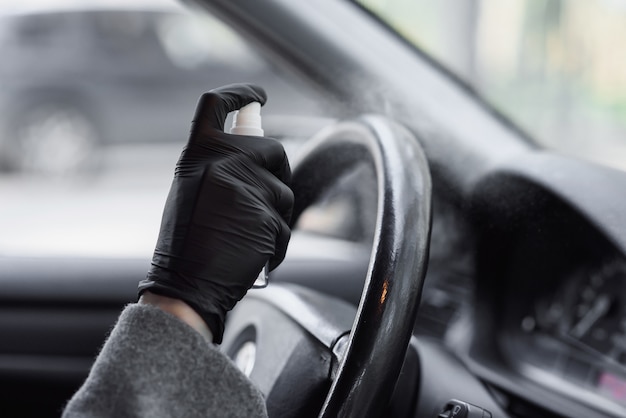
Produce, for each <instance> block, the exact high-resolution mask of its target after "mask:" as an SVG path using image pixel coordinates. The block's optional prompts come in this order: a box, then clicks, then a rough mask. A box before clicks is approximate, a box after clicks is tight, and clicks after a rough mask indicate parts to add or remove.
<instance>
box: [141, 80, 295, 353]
mask: <svg viewBox="0 0 626 418" xmlns="http://www.w3.org/2000/svg"><path fill="white" fill-rule="evenodd" d="M254 101H258V102H260V103H261V104H264V103H265V101H266V95H265V92H264V91H263V89H261V88H260V87H257V86H254V85H247V84H232V85H229V86H224V87H221V88H218V89H215V90H211V91H210V92H208V93H205V94H203V95H202V97H201V98H200V100H199V102H198V105H197V108H196V114H195V117H194V120H193V123H192V127H191V133H190V136H189V142H188V143H187V146H186V147H185V148H184V150H183V152H182V154H181V156H180V159H179V160H178V163H177V165H176V171H175V174H174V180H173V183H172V187H171V189H170V193H169V196H168V198H167V202H166V204H165V209H164V210H163V219H162V221H161V230H160V233H159V238H158V241H157V245H156V249H155V251H154V256H153V257H152V266H151V268H150V271H149V272H148V275H147V278H146V279H145V280H143V281H141V282H140V283H139V294H141V293H142V292H144V291H146V290H149V291H150V292H152V293H156V294H160V295H163V296H169V297H172V298H177V299H181V300H183V301H185V302H186V303H187V304H188V305H189V306H191V307H192V308H193V309H194V310H195V311H196V312H197V313H198V314H200V316H201V317H202V318H203V319H204V321H205V322H206V323H207V325H208V326H209V328H210V329H211V331H212V333H213V336H214V342H216V343H220V342H221V340H222V335H223V332H224V319H225V316H226V312H227V311H229V310H230V309H232V308H233V306H234V305H235V304H236V303H237V302H238V301H239V300H240V299H241V298H242V297H243V296H244V295H245V294H246V292H247V291H248V289H249V288H250V287H251V286H252V284H253V283H254V281H255V279H256V278H257V276H258V274H259V273H260V271H261V269H262V268H263V266H264V265H265V263H266V261H267V260H268V259H269V260H270V269H274V268H275V267H276V266H278V265H279V264H280V263H281V262H282V260H283V258H284V257H285V252H286V251H287V243H288V242H289V237H290V234H291V231H290V229H289V226H288V222H289V219H290V217H291V211H292V207H293V193H292V192H291V190H290V189H289V187H287V185H286V184H289V181H290V177H291V171H290V168H289V162H288V160H287V156H286V155H285V151H284V149H283V147H282V145H281V144H280V143H279V142H278V141H275V140H273V139H270V138H263V137H251V136H240V135H230V134H226V133H224V122H225V119H226V115H227V114H228V113H229V112H231V111H234V110H238V109H240V108H241V107H243V106H245V105H247V104H249V103H251V102H254Z"/></svg>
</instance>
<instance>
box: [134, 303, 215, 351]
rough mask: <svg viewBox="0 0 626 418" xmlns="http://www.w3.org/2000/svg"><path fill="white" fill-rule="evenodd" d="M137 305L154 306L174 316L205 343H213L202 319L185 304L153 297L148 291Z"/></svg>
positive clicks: (210, 333)
mask: <svg viewBox="0 0 626 418" xmlns="http://www.w3.org/2000/svg"><path fill="white" fill-rule="evenodd" d="M139 303H140V304H143V305H151V306H155V307H157V308H159V309H161V310H163V311H165V312H167V313H169V314H171V315H174V316H175V317H177V318H178V319H180V320H181V321H183V322H184V323H186V324H187V325H189V326H190V327H191V328H193V329H194V330H196V331H197V332H198V333H199V334H200V335H202V337H204V339H205V340H207V342H213V333H212V332H211V330H210V329H209V327H208V326H207V324H206V323H205V322H204V320H203V319H202V317H201V316H200V315H198V313H197V312H196V311H194V310H193V308H192V307H191V306H189V305H187V304H186V303H185V302H183V301H182V300H180V299H175V298H170V297H167V296H161V295H155V294H154V293H152V292H150V291H145V292H144V293H143V295H141V297H140V298H139Z"/></svg>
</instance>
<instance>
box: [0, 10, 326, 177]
mask: <svg viewBox="0 0 626 418" xmlns="http://www.w3.org/2000/svg"><path fill="white" fill-rule="evenodd" d="M157 3H158V2H157ZM70 4H71V6H64V7H60V6H57V7H47V6H46V8H24V9H23V10H21V9H11V10H9V11H8V12H7V11H5V12H4V13H3V14H2V15H0V51H2V55H3V58H2V60H1V62H2V63H1V64H0V169H2V170H3V171H13V172H20V173H29V174H33V173H35V174H39V175H46V176H56V177H61V176H70V175H76V174H79V173H81V174H82V173H87V172H90V171H94V170H95V169H97V168H98V167H99V166H100V165H101V164H102V160H101V155H102V153H101V152H97V150H98V149H100V148H102V147H106V146H110V145H114V144H136V143H142V142H144V143H145V142H153V143H154V142H156V143H163V142H168V141H170V142H171V141H179V142H180V141H184V140H185V137H186V132H188V130H189V123H190V121H191V117H192V115H193V110H194V106H195V103H196V101H197V99H198V97H199V95H200V94H201V93H202V92H204V91H207V90H209V89H211V88H214V87H217V86H220V85H224V84H229V83H233V82H242V81H253V82H255V83H257V84H260V85H262V86H264V87H265V88H266V90H267V91H268V95H269V96H270V100H269V102H268V105H267V106H266V109H265V110H264V112H270V113H272V112H273V113H274V114H276V113H279V114H285V113H286V114H290V113H294V111H295V112H297V114H303V113H305V114H308V113H315V111H314V110H313V103H312V102H311V101H310V100H308V99H307V98H306V97H305V96H304V95H302V94H299V92H298V91H297V90H295V89H294V88H293V87H291V86H290V85H288V84H287V83H285V82H284V81H283V80H282V79H281V78H280V77H278V76H277V75H276V74H274V72H273V69H272V67H271V66H270V65H269V64H268V63H267V62H266V61H264V60H263V59H262V58H261V57H260V56H259V55H258V54H256V53H255V51H253V50H252V49H251V48H250V47H248V46H247V44H245V43H243V42H242V41H241V39H239V38H238V37H235V36H233V34H232V32H231V31H229V30H228V29H227V28H226V27H225V26H224V25H223V24H222V23H220V22H219V21H217V20H215V19H213V18H212V17H210V16H206V15H198V14H191V13H189V12H188V11H187V10H185V9H183V8H182V7H181V6H179V5H177V4H176V3H171V4H169V3H168V2H165V3H163V2H161V3H158V4H160V5H159V6H142V5H137V3H129V5H122V3H120V4H115V5H105V6H103V5H100V4H99V3H97V2H96V3H91V2H90V3H85V4H84V5H81V6H74V5H73V4H72V3H70ZM294 109H295V110H294ZM303 109H306V110H304V111H303ZM271 121H272V119H271V118H268V119H267V120H266V121H265V128H266V132H268V133H269V134H271V133H272V129H271V123H272V122H271ZM299 122H300V123H302V122H303V121H301V120H300V121H299ZM268 124H269V125H268ZM268 128H269V129H268Z"/></svg>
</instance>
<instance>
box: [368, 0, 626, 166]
mask: <svg viewBox="0 0 626 418" xmlns="http://www.w3.org/2000/svg"><path fill="white" fill-rule="evenodd" d="M357 2H358V3H359V4H361V5H362V6H364V7H365V8H366V9H367V10H369V11H370V12H371V13H373V14H374V15H376V16H377V17H378V18H380V19H381V20H382V21H383V22H385V23H386V24H387V25H388V26H389V27H390V28H392V29H393V30H395V31H396V32H397V33H398V34H399V35H400V36H402V37H404V38H405V39H406V40H407V41H409V42H410V43H411V44H413V45H414V46H416V47H417V48H419V49H421V50H423V51H424V52H426V53H427V54H429V55H430V56H432V57H433V58H434V59H435V60H437V61H439V62H440V63H442V64H443V65H444V66H445V67H447V68H448V69H449V70H450V71H452V72H453V73H455V74H456V75H457V76H458V77H459V78H461V79H462V80H464V81H465V82H466V83H467V84H468V85H470V86H471V87H472V88H473V89H474V90H475V91H476V92H477V93H478V94H479V95H480V96H482V97H483V98H484V99H486V100H487V101H488V102H489V103H491V105H492V106H494V107H495V108H496V109H498V110H499V111H500V112H501V113H503V114H505V115H507V116H508V117H509V118H510V119H512V120H513V121H515V122H516V123H517V124H518V125H519V126H520V127H522V128H523V129H524V130H525V131H527V132H528V133H529V134H530V135H531V136H532V137H533V138H534V139H535V140H536V142H538V143H540V144H541V145H543V146H544V147H547V148H551V149H555V150H558V151H559V152H562V153H565V154H569V155H574V156H577V157H581V158H585V159H589V160H593V161H596V162H600V163H603V164H606V165H609V166H613V167H617V168H620V169H622V170H626V50H625V49H624V47H623V46H624V45H625V44H626V2H625V1H623V0H588V1H568V0H509V1H502V0H471V1H469V0H468V1H456V0H358V1H357Z"/></svg>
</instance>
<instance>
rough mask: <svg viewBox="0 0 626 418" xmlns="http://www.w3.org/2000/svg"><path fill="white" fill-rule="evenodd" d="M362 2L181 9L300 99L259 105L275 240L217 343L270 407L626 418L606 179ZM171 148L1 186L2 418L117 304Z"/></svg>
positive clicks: (88, 352) (57, 393)
mask: <svg viewBox="0 0 626 418" xmlns="http://www.w3.org/2000/svg"><path fill="white" fill-rule="evenodd" d="M367 3H368V2H366V1H363V2H360V1H338V0H316V1H311V2H293V1H289V0H264V1H255V0H242V1H237V2H233V1H230V0H193V1H191V0H188V1H187V4H186V5H185V6H184V7H185V8H188V9H189V11H188V13H193V14H202V15H204V14H210V15H211V16H214V17H215V18H217V19H218V20H219V21H221V22H223V24H225V25H226V26H227V27H229V28H230V30H233V31H234V32H235V33H236V34H237V35H238V36H240V37H241V38H242V39H244V40H245V42H246V43H247V45H249V47H250V48H251V49H253V50H255V51H256V52H257V53H258V54H259V55H260V56H262V57H263V58H264V59H265V60H266V61H267V63H268V65H270V66H271V68H272V69H274V70H275V71H276V72H277V73H279V74H281V77H284V79H285V80H287V81H288V82H289V83H292V85H294V86H296V88H297V89H300V90H299V91H300V94H302V95H303V96H306V97H307V98H308V100H309V101H310V102H314V103H316V104H317V106H316V108H315V109H316V110H315V111H312V110H311V109H312V107H311V106H310V103H309V102H307V105H306V106H304V105H302V109H303V110H302V111H301V112H300V113H299V114H298V109H295V108H297V107H298V106H295V105H294V106H293V108H294V109H291V110H292V111H294V113H293V114H288V112H289V110H290V109H289V108H288V107H287V109H286V110H285V106H281V107H280V109H279V110H278V111H277V112H274V113H273V112H272V110H271V109H270V108H269V107H268V110H267V113H266V114H267V117H266V116H265V114H264V121H265V120H267V121H271V122H269V123H271V129H269V130H268V134H270V135H272V136H274V137H276V138H278V139H280V140H281V141H283V143H284V145H285V148H286V150H287V153H288V154H289V156H290V160H291V165H292V169H293V183H292V185H291V187H292V189H293V191H294V195H295V209H294V226H293V234H292V238H291V242H290V246H289V249H288V253H287V256H286V258H285V261H284V262H283V263H282V264H281V265H280V266H279V267H278V268H277V269H276V270H275V271H273V272H271V273H270V284H269V286H267V287H266V288H263V289H253V290H250V291H249V292H248V294H247V295H246V297H245V298H244V299H243V300H242V301H241V302H240V303H239V304H238V305H237V306H236V307H235V309H234V310H233V311H232V312H231V313H230V314H229V316H228V318H227V323H226V332H225V336H224V341H223V344H222V346H221V347H222V349H223V350H224V352H225V353H226V354H228V355H229V356H230V357H231V358H232V359H233V361H234V362H235V364H237V365H238V366H239V367H240V368H241V369H242V370H243V371H244V372H245V373H246V374H247V375H248V376H249V377H250V379H251V380H252V381H253V382H254V383H255V384H256V385H257V386H258V387H259V388H260V389H261V391H262V393H263V394H264V396H265V398H266V401H267V407H268V413H269V415H270V416H271V417H307V416H320V417H322V416H323V417H336V416H341V417H383V416H384V417H387V416H390V417H420V418H422V417H423V418H430V417H432V418H435V417H444V418H446V417H472V418H473V417H494V418H495V417H519V418H542V417H545V418H553V417H572V418H596V417H598V418H600V417H624V416H626V260H625V256H626V210H625V209H626V193H625V192H624V191H626V172H625V169H624V168H622V169H620V168H615V167H614V166H613V167H612V166H610V165H608V164H603V163H599V162H597V161H589V160H587V159H585V158H582V157H580V156H573V155H572V153H568V152H562V151H560V150H559V149H557V148H555V147H552V146H545V145H542V144H541V143H540V142H538V141H537V140H536V139H535V138H534V137H533V135H532V134H531V133H529V131H528V130H525V129H523V128H521V127H520V126H519V125H518V124H516V123H515V122H513V119H512V118H511V117H509V116H508V115H505V114H504V113H503V112H501V111H499V110H496V108H495V107H494V106H493V105H491V104H489V103H488V101H487V100H486V99H485V98H483V97H481V95H480V94H479V93H478V92H476V89H475V88H473V87H472V86H470V85H469V84H468V83H467V82H465V81H464V80H463V79H462V77H460V76H459V75H458V74H456V73H455V72H454V71H453V70H451V69H449V68H447V67H446V66H445V65H444V64H442V63H441V62H440V61H439V60H437V59H436V58H433V57H432V56H431V54H429V53H427V52H426V51H424V50H422V49H420V48H418V47H416V46H415V45H413V44H412V43H411V42H409V41H408V40H407V39H405V38H404V37H403V36H402V35H401V34H400V32H395V31H394V30H393V28H391V27H390V24H389V23H388V22H386V21H385V20H384V18H382V17H381V16H379V15H378V12H377V9H376V8H375V7H374V6H368V4H367ZM371 3H377V2H375V1H373V2H371ZM378 3H381V4H382V3H385V2H378ZM380 7H383V8H384V5H383V6H380ZM389 7H391V6H389ZM230 81H231V82H238V81H252V82H254V80H230ZM287 81H286V82H287ZM213 87H217V86H207V89H210V88H213ZM201 93H202V92H201V91H199V92H198V96H199V95H200V94H201ZM268 96H269V101H268V103H271V100H272V90H271V89H268ZM282 99H284V100H287V101H288V100H289V96H288V95H287V96H285V97H283V98H282ZM194 104H195V103H193V102H192V103H189V109H188V113H189V118H191V117H192V111H193V106H194ZM185 134H187V132H182V133H181V135H185ZM177 140H178V142H175V143H173V144H170V145H166V146H165V147H164V148H163V144H160V145H159V146H160V147H162V148H158V149H156V148H155V149H152V148H149V147H147V146H145V145H141V146H138V145H132V144H131V145H130V146H131V147H133V148H132V149H133V152H134V154H125V152H126V151H124V149H123V148H119V149H118V148H115V147H110V148H106V149H105V148H103V149H99V150H97V152H98V153H102V155H104V156H105V157H104V159H103V160H102V161H104V162H102V161H101V163H100V164H99V168H100V170H101V171H102V172H100V173H89V174H86V175H85V174H81V175H79V177H80V179H79V180H78V181H73V183H72V182H71V184H72V185H70V186H68V185H66V184H65V183H64V181H65V180H59V179H56V180H55V179H53V180H50V179H48V181H51V183H50V184H48V183H45V184H44V185H40V184H39V183H37V185H35V186H33V182H35V181H39V180H37V179H36V176H34V175H20V174H15V173H11V174H3V177H2V178H0V189H1V190H3V192H2V195H4V196H5V197H2V198H1V199H2V202H3V203H2V205H0V218H4V219H2V220H0V222H1V224H2V228H3V230H4V231H3V232H4V233H3V234H2V235H4V236H3V237H1V238H0V289H1V290H0V410H1V411H2V412H0V415H2V416H7V417H20V416H27V417H30V416H37V417H47V416H60V413H61V411H62V408H63V405H64V403H65V402H67V400H68V399H69V398H70V397H71V395H72V394H73V393H74V392H75V391H76V390H77V388H78V387H79V386H80V384H81V383H82V381H83V380H84V379H85V377H86V376H87V373H88V372H89V369H90V366H91V364H92V363H93V361H94V358H95V356H96V355H97V353H98V350H99V348H100V347H101V346H102V344H103V342H104V341H105V339H106V336H107V334H108V332H109V331H110V330H111V328H112V327H113V326H114V324H115V322H116V318H117V317H118V315H119V313H120V312H121V310H122V308H123V307H124V306H125V305H126V304H128V303H133V302H135V301H136V300H137V283H138V282H139V281H140V280H142V279H143V278H144V277H145V274H146V272H147V270H148V268H149V265H150V258H151V255H152V248H151V247H150V246H151V245H152V246H153V245H154V242H155V237H156V233H157V232H158V222H159V220H160V218H159V216H160V212H161V210H162V207H163V203H164V202H165V196H166V193H167V188H168V187H169V181H170V180H171V175H172V173H173V167H174V164H175V161H176V158H177V157H178V153H179V152H180V149H181V147H182V146H183V145H184V138H177ZM625 141H626V140H625ZM120 150H121V151H120ZM116 153H117V154H116ZM616 153H617V151H615V155H617V154H616ZM118 154H119V155H123V156H125V158H126V159H125V160H124V162H123V163H122V162H111V161H113V160H112V157H111V155H118ZM101 157H102V156H100V157H98V158H101ZM107 158H108V160H107ZM157 160H158V161H160V162H159V165H157V164H156V163H153V161H157ZM107 161H108V162H109V165H108V166H107V164H106V162H107ZM115 161H117V160H115ZM116 164H117V165H116ZM122 164H126V166H124V167H125V168H124V170H125V171H122V169H121V168H120V167H121V165H122ZM142 164H147V165H145V167H147V168H145V170H147V171H146V172H148V173H154V175H152V174H150V175H148V176H146V177H145V178H144V177H142V178H141V179H138V178H139V176H140V175H141V174H142V170H144V168H143V167H144V165H142ZM149 164H154V166H152V165H149ZM105 170H109V171H110V172H111V173H114V174H112V175H111V177H107V175H108V174H103V172H104V171H105ZM115 170H118V174H115ZM120 173H121V174H120ZM116 176H117V177H116ZM88 181H89V182H91V183H87V182H88ZM131 186H132V187H136V188H134V189H131ZM74 189H78V190H80V192H79V193H75V194H72V196H69V194H70V192H72V193H74V192H73V191H72V190H74ZM95 189H102V190H105V191H106V192H107V193H109V194H105V195H103V196H102V197H96V196H95V194H94V190H95ZM5 199H6V200H5ZM139 199H143V200H142V201H141V202H140V203H139ZM20 205H21V206H20ZM2 207H4V208H2ZM96 207H99V208H102V207H104V208H105V209H106V211H107V212H108V213H109V214H111V213H113V214H116V215H118V218H115V219H113V220H105V219H104V218H101V215H100V214H99V212H97V211H96V210H95V209H94V208H96ZM146 208H149V211H150V212H148V210H147V209H146ZM57 215H58V217H55V216H57ZM135 215H136V218H132V217H133V216H135ZM134 219H143V221H139V220H134ZM142 222H144V223H142ZM72 227H73V228H76V229H77V230H79V231H80V233H76V232H73V230H72V229H71V228H72ZM27 228H32V229H33V230H34V232H30V231H31V230H28V229H27ZM119 231H122V232H119ZM44 239H47V240H48V241H49V244H47V245H48V247H49V248H48V247H46V243H44V242H43V240H44ZM91 241H93V242H94V244H93V246H91V248H94V250H93V251H91V252H89V251H87V250H86V247H89V246H90V245H91V244H90V243H91ZM109 243H110V244H111V247H112V250H111V251H108V250H103V249H102V248H104V246H105V244H109ZM29 245H30V246H33V248H35V250H32V251H30V250H24V248H30V247H28V246H29ZM129 248H130V249H129ZM138 248H139V249H140V250H139V251H138V250H137V249H138Z"/></svg>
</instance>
